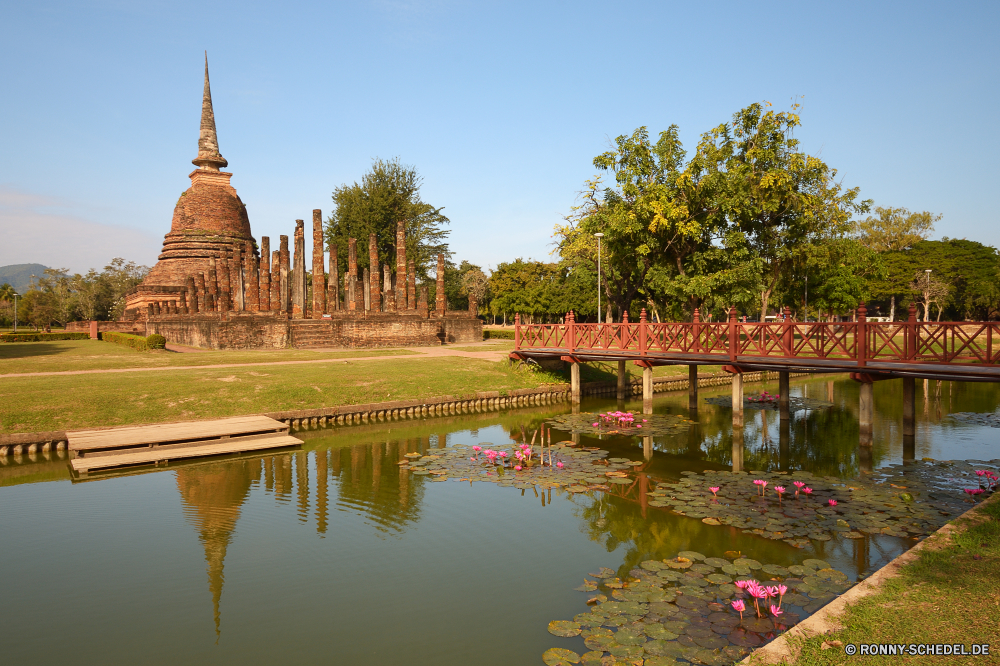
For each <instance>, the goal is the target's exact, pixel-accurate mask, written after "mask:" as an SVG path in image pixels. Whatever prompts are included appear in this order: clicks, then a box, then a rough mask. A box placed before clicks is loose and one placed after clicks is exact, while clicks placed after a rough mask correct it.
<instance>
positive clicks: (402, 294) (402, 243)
mask: <svg viewBox="0 0 1000 666" xmlns="http://www.w3.org/2000/svg"><path fill="white" fill-rule="evenodd" d="M407 307H409V306H408V305H407V302H406V230H405V229H404V228H403V223H402V222H401V221H400V222H397V223H396V309H397V310H405V309H407Z"/></svg>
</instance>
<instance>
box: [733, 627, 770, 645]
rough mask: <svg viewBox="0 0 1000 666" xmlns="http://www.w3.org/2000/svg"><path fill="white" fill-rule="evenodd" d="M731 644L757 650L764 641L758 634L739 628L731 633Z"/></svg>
mask: <svg viewBox="0 0 1000 666" xmlns="http://www.w3.org/2000/svg"><path fill="white" fill-rule="evenodd" d="M728 639H729V642H730V643H732V644H733V645H739V646H740V647H748V648H755V647H757V646H758V645H760V644H761V643H762V642H763V641H762V640H761V639H760V637H759V636H757V635H756V634H753V633H750V632H749V631H747V630H746V629H743V628H740V627H737V628H736V629H733V630H732V631H731V632H729V636H728Z"/></svg>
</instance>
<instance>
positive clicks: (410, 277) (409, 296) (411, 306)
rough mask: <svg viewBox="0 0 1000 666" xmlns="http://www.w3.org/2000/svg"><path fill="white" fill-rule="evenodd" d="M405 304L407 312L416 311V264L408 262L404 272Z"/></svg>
mask: <svg viewBox="0 0 1000 666" xmlns="http://www.w3.org/2000/svg"><path fill="white" fill-rule="evenodd" d="M406 304H407V306H408V307H407V309H408V310H416V309H417V263H416V262H415V261H410V262H409V264H407V270H406Z"/></svg>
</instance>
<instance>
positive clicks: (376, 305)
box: [368, 234, 382, 312]
mask: <svg viewBox="0 0 1000 666" xmlns="http://www.w3.org/2000/svg"><path fill="white" fill-rule="evenodd" d="M378 266H379V264H378V243H377V242H376V239H375V234H371V235H370V236H368V269H369V279H370V280H371V283H370V284H371V287H369V291H370V292H371V310H372V312H381V311H382V296H381V294H379V290H378V283H379V279H378V278H379V272H380V271H379V269H378Z"/></svg>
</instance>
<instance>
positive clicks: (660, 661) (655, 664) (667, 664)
mask: <svg viewBox="0 0 1000 666" xmlns="http://www.w3.org/2000/svg"><path fill="white" fill-rule="evenodd" d="M647 652H648V651H647ZM642 663H643V666H673V665H674V664H679V663H680V662H679V661H677V660H676V659H674V658H673V657H667V656H655V657H651V656H648V654H647V656H646V658H645V659H644V660H643V662H642Z"/></svg>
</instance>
